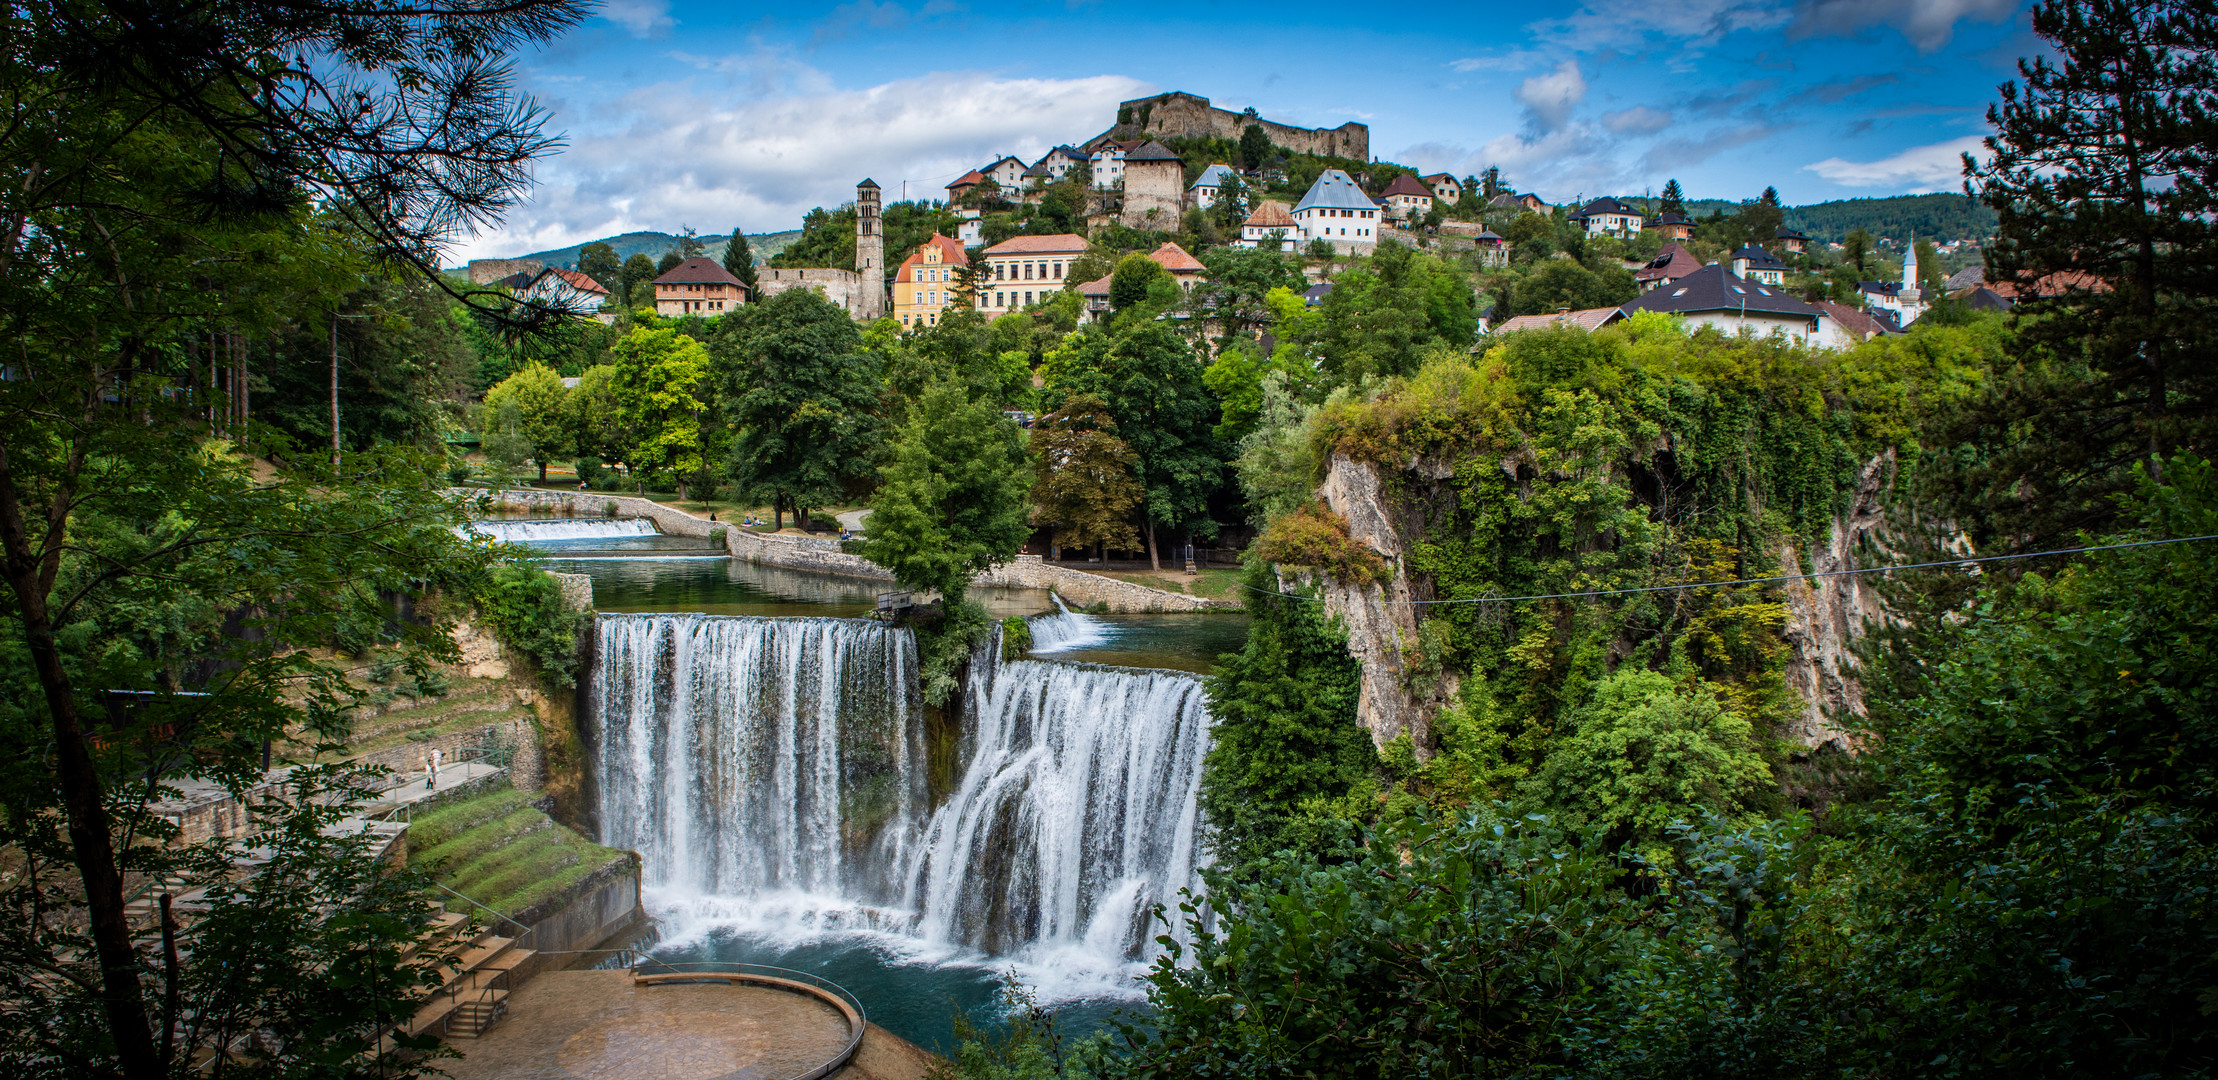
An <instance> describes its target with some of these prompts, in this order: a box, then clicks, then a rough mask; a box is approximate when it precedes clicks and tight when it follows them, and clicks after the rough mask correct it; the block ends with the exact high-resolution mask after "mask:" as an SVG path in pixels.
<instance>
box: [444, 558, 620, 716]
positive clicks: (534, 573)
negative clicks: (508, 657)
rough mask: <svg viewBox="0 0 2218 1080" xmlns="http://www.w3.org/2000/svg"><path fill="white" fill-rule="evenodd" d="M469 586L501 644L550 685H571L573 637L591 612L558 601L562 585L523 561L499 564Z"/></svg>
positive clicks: (575, 664) (574, 679)
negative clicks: (518, 653)
mask: <svg viewBox="0 0 2218 1080" xmlns="http://www.w3.org/2000/svg"><path fill="white" fill-rule="evenodd" d="M475 584H476V587H475V589H473V590H472V597H471V599H472V601H473V602H474V603H475V604H476V605H477V610H478V614H479V615H481V616H483V617H484V619H485V621H486V622H487V623H488V624H490V625H491V626H492V628H493V631H494V632H495V633H497V634H499V635H500V638H501V643H502V644H504V645H507V646H508V647H509V648H511V649H515V650H517V651H518V652H520V653H522V654H523V655H524V656H525V657H526V658H527V659H529V660H530V661H531V665H532V667H533V668H535V669H537V671H538V672H539V676H540V677H541V678H543V679H545V680H547V682H548V683H550V684H552V686H553V687H554V688H555V689H557V690H566V689H569V688H570V687H572V686H574V685H576V684H577V674H578V672H577V668H578V635H580V634H582V633H585V632H586V630H587V628H588V627H590V626H591V625H592V622H593V613H592V612H590V611H585V610H580V609H577V608H573V607H571V606H569V605H568V604H566V603H564V602H563V599H562V583H561V582H558V581H556V580H555V579H554V577H553V576H552V575H550V574H548V573H547V572H546V571H544V570H541V569H539V568H538V567H537V566H533V565H530V564H529V563H514V562H504V563H501V564H499V565H497V566H494V567H493V568H492V569H491V570H490V571H488V572H487V573H486V575H485V576H484V577H483V578H482V579H481V580H480V581H478V582H476V583H475Z"/></svg>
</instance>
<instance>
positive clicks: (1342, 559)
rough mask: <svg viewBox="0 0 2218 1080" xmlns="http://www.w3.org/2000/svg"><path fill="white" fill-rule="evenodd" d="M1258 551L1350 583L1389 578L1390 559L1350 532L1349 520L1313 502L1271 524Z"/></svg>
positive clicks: (1282, 563) (1277, 560) (1288, 564)
mask: <svg viewBox="0 0 2218 1080" xmlns="http://www.w3.org/2000/svg"><path fill="white" fill-rule="evenodd" d="M1256 553H1257V554H1259V555H1261V556H1262V557H1263V558H1265V559H1267V560H1269V561H1271V562H1273V563H1276V564H1277V565H1279V566H1286V567H1297V568H1301V569H1307V570H1315V571H1318V572H1319V573H1322V574H1324V575H1326V576H1327V577H1332V578H1337V579H1339V580H1340V581H1343V582H1346V583H1348V584H1350V585H1374V584H1377V583H1379V582H1382V581H1385V580H1386V578H1387V565H1386V560H1385V559H1383V558H1380V557H1379V554H1378V553H1377V552H1375V551H1372V550H1371V549H1370V548H1369V547H1367V546H1365V545H1363V544H1360V543H1357V542H1356V540H1355V539H1354V538H1353V537H1351V536H1349V535H1348V519H1347V518H1344V517H1341V516H1340V515H1339V514H1336V513H1333V512H1332V511H1330V510H1327V509H1325V508H1324V507H1323V506H1320V505H1318V504H1316V503H1309V504H1307V505H1305V506H1303V507H1302V508H1301V509H1299V510H1296V511H1294V512H1293V513H1291V514H1288V515H1286V516H1285V517H1282V518H1280V519H1278V520H1277V521H1274V522H1272V523H1271V526H1270V528H1268V529H1265V530H1264V531H1263V537H1262V539H1261V540H1258V541H1257V542H1256Z"/></svg>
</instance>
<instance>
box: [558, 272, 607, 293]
mask: <svg viewBox="0 0 2218 1080" xmlns="http://www.w3.org/2000/svg"><path fill="white" fill-rule="evenodd" d="M553 274H554V276H556V277H558V278H561V279H562V280H563V281H565V282H567V283H568V284H569V286H570V287H571V288H573V289H576V290H577V291H579V292H588V293H597V294H599V295H601V296H607V295H608V289H607V288H605V287H603V286H602V285H601V283H600V282H598V281H595V280H593V279H592V278H590V277H588V276H586V275H585V274H582V273H579V272H578V271H576V270H556V271H553Z"/></svg>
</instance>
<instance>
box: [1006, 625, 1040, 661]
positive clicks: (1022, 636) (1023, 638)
mask: <svg viewBox="0 0 2218 1080" xmlns="http://www.w3.org/2000/svg"><path fill="white" fill-rule="evenodd" d="M1031 651H1032V624H1031V623H1028V622H1026V621H1024V617H1023V616H1021V615H1011V616H1009V617H1008V618H1006V619H1003V620H1001V658H1002V659H1003V660H1022V659H1024V655H1025V654H1026V653H1028V652H1031Z"/></svg>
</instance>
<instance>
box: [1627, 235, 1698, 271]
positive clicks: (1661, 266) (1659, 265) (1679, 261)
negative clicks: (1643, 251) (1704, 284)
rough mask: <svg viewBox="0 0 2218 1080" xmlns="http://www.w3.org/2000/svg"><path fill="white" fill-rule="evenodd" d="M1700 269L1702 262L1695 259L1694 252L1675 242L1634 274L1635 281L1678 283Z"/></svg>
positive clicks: (1666, 245)
mask: <svg viewBox="0 0 2218 1080" xmlns="http://www.w3.org/2000/svg"><path fill="white" fill-rule="evenodd" d="M1700 269H1702V260H1700V259H1697V258H1695V257H1694V253H1693V252H1691V251H1688V250H1687V249H1686V248H1684V247H1681V246H1680V245H1679V243H1678V241H1676V240H1674V241H1672V242H1671V243H1668V244H1665V245H1664V246H1663V250H1662V251H1660V252H1658V253H1657V254H1656V257H1655V258H1654V259H1651V260H1649V262H1648V265H1647V266H1645V267H1642V268H1641V269H1640V270H1639V271H1638V272H1636V273H1635V274H1633V280H1635V281H1663V280H1669V281H1677V280H1679V279H1680V278H1683V277H1685V276H1687V275H1688V274H1691V273H1694V272H1695V271H1697V270H1700Z"/></svg>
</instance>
